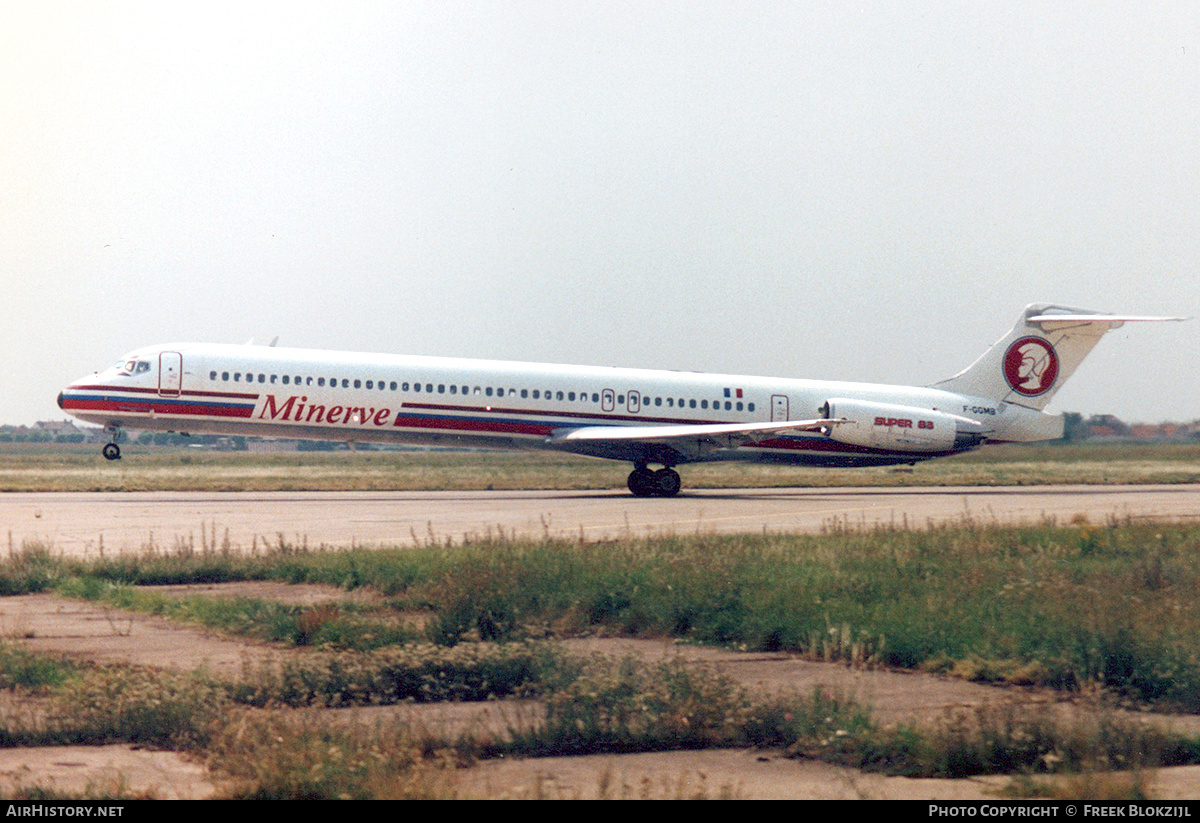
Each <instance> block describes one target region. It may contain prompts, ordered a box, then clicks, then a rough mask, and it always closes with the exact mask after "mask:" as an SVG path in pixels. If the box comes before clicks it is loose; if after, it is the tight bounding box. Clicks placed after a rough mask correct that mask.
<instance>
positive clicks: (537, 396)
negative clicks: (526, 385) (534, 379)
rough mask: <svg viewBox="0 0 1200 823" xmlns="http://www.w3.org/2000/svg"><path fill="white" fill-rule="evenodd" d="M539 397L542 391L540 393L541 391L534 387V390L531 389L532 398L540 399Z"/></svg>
mask: <svg viewBox="0 0 1200 823" xmlns="http://www.w3.org/2000/svg"><path fill="white" fill-rule="evenodd" d="M541 397H542V393H541V391H540V390H539V389H534V390H533V399H534V400H540V399H541Z"/></svg>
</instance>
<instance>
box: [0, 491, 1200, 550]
mask: <svg viewBox="0 0 1200 823" xmlns="http://www.w3.org/2000/svg"><path fill="white" fill-rule="evenodd" d="M1078 516H1083V517H1086V518H1087V519H1088V520H1089V521H1090V522H1092V523H1097V524H1102V523H1105V522H1107V520H1108V519H1110V518H1118V519H1122V520H1124V519H1134V520H1145V519H1150V520H1162V521H1188V520H1195V519H1198V518H1200V485H1195V484H1193V485H1178V486H1027V487H1004V488H996V487H974V486H970V487H968V486H961V487H924V488H903V489H897V488H887V489H884V488H831V489H794V488H793V489H722V490H697V491H687V492H685V493H683V494H681V495H680V496H678V497H675V498H635V497H632V496H631V495H629V494H628V493H626V492H624V491H619V492H618V491H615V490H613V491H601V492H596V491H590V492H577V491H576V492H544V491H541V492H525V491H522V492H512V491H508V492H496V491H485V492H343V493H339V492H266V493H264V492H249V493H208V492H195V493H193V492H145V493H142V492H129V493H53V494H50V493H46V494H43V493H29V494H25V493H14V494H5V495H0V529H3V530H4V532H0V539H4V536H5V533H7V540H8V546H9V548H10V551H11V550H19V549H21V548H22V547H23V546H29V545H43V546H46V547H48V548H50V549H51V550H52V551H54V552H55V553H56V554H62V555H64V556H74V557H95V556H97V555H98V554H99V553H101V552H104V553H114V552H130V551H135V552H136V551H141V550H144V549H146V548H147V547H149V546H154V547H156V548H158V549H172V548H175V547H177V546H181V545H191V546H194V547H195V548H196V549H200V548H202V547H204V546H205V545H209V546H213V545H215V547H217V548H221V547H223V546H228V547H229V548H232V549H237V550H251V549H255V548H258V549H261V548H263V547H264V545H270V546H277V545H278V544H279V543H280V542H281V541H282V542H285V543H288V544H292V545H308V546H310V547H315V546H318V545H326V546H335V547H348V546H351V545H370V546H383V545H399V546H412V545H416V544H419V543H424V542H427V541H429V540H436V541H438V542H445V541H448V540H451V541H454V542H455V543H458V542H461V541H462V540H463V539H465V538H480V537H483V536H486V535H489V534H491V535H498V534H500V533H503V534H505V535H510V536H518V537H544V536H550V537H557V538H567V539H572V540H579V539H583V540H588V541H597V540H604V539H611V538H616V537H622V536H638V537H640V536H646V535H658V534H695V533H725V532H763V531H768V532H790V531H799V532H818V531H821V530H823V529H829V528H831V527H835V526H838V527H850V528H873V527H875V526H895V527H909V528H923V527H926V526H928V525H929V524H941V523H953V522H962V521H965V520H971V521H975V522H980V523H1021V522H1026V523H1030V522H1037V521H1040V520H1043V519H1046V518H1053V519H1055V520H1057V521H1058V522H1060V523H1066V522H1069V521H1070V520H1072V518H1075V517H1078Z"/></svg>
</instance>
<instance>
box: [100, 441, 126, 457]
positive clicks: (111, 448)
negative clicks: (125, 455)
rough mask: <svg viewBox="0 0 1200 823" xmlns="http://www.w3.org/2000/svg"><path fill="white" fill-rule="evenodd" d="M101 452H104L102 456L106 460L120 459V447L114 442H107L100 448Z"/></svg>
mask: <svg viewBox="0 0 1200 823" xmlns="http://www.w3.org/2000/svg"><path fill="white" fill-rule="evenodd" d="M102 453H103V454H104V458H105V459H106V460H120V459H121V447H120V446H118V445H117V444H116V443H109V444H107V445H106V446H105V447H104V449H103V450H102Z"/></svg>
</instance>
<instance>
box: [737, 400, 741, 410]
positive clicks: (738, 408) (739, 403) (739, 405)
mask: <svg viewBox="0 0 1200 823" xmlns="http://www.w3.org/2000/svg"><path fill="white" fill-rule="evenodd" d="M737 410H738V411H741V410H742V401H741V400H739V401H738V402H737Z"/></svg>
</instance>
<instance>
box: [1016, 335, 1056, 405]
mask: <svg viewBox="0 0 1200 823" xmlns="http://www.w3.org/2000/svg"><path fill="white" fill-rule="evenodd" d="M1057 377H1058V354H1057V353H1056V352H1055V351H1054V347H1053V346H1051V345H1050V344H1049V343H1048V342H1047V341H1045V340H1043V339H1042V338H1040V337H1022V338H1021V339H1020V340H1017V341H1015V342H1014V343H1013V344H1012V345H1011V346H1009V347H1008V351H1007V352H1005V353H1004V379H1005V380H1007V381H1008V385H1009V386H1010V387H1011V388H1012V390H1013V391H1015V392H1017V393H1018V394H1023V395H1025V396H1026V397H1037V396H1038V395H1040V394H1045V393H1046V392H1048V391H1050V389H1051V387H1053V386H1054V380H1055V378H1057Z"/></svg>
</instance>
